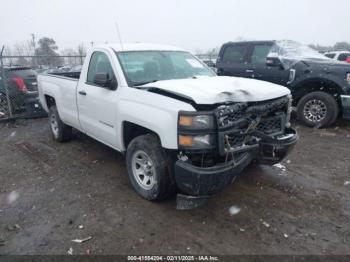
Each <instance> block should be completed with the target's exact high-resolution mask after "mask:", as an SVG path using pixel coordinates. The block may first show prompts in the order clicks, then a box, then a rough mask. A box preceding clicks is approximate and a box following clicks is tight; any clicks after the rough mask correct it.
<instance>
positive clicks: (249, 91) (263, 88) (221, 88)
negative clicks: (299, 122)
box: [141, 76, 290, 104]
mask: <svg viewBox="0 0 350 262" xmlns="http://www.w3.org/2000/svg"><path fill="white" fill-rule="evenodd" d="M141 88H147V89H151V88H156V89H160V90H165V91H167V92H170V93H173V94H177V95H180V96H182V97H185V98H188V99H191V100H193V101H194V102H195V103H196V104H217V103H225V102H258V101H263V100H270V99H274V98H278V97H282V96H285V95H288V94H290V91H289V89H288V88H286V87H283V86H280V85H276V84H272V83H269V82H265V81H259V80H255V79H248V78H240V77H228V76H215V77H198V78H196V79H175V80H163V81H158V82H155V83H149V84H146V85H143V86H141Z"/></svg>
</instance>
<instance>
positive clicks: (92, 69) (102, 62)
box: [86, 51, 116, 85]
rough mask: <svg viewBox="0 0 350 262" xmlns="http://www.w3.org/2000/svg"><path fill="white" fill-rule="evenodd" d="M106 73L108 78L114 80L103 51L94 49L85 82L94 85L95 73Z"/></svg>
mask: <svg viewBox="0 0 350 262" xmlns="http://www.w3.org/2000/svg"><path fill="white" fill-rule="evenodd" d="M99 73H106V74H107V78H108V79H109V80H114V81H115V80H116V77H115V74H114V71H113V68H112V65H111V63H110V61H109V59H108V57H107V55H106V54H105V53H103V52H99V51H96V52H94V53H93V54H92V56H91V59H90V64H89V69H88V74H87V80H86V83H87V84H92V85H96V83H94V78H95V75H96V74H99Z"/></svg>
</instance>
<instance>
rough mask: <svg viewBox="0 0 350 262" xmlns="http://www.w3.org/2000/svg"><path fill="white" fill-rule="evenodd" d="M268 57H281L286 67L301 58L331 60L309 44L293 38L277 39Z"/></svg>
mask: <svg viewBox="0 0 350 262" xmlns="http://www.w3.org/2000/svg"><path fill="white" fill-rule="evenodd" d="M268 57H279V58H280V60H281V62H282V63H283V64H284V65H285V66H286V67H291V66H292V65H293V64H295V63H296V62H298V61H300V60H331V59H330V58H328V57H326V56H325V55H323V54H320V53H318V52H317V51H316V50H314V49H312V48H310V47H308V46H307V45H304V44H301V43H298V42H295V41H291V40H283V41H277V42H276V43H275V44H274V45H273V47H272V48H271V50H270V53H269V54H268Z"/></svg>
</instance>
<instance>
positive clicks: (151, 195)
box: [126, 134, 175, 200]
mask: <svg viewBox="0 0 350 262" xmlns="http://www.w3.org/2000/svg"><path fill="white" fill-rule="evenodd" d="M126 162H127V163H126V164H127V170H128V176H129V179H130V182H131V184H132V186H133V188H134V189H135V191H136V192H137V193H138V194H139V195H140V196H141V197H143V198H145V199H147V200H162V199H165V198H167V197H169V196H171V195H172V194H173V193H174V192H175V182H174V179H173V176H172V174H171V170H170V161H169V159H168V157H167V155H166V153H165V152H164V149H163V148H162V147H161V144H160V141H159V139H158V137H157V136H155V135H153V134H146V135H142V136H139V137H136V138H134V139H133V140H132V141H131V142H130V144H129V146H128V149H127V152H126Z"/></svg>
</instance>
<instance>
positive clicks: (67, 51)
mask: <svg viewBox="0 0 350 262" xmlns="http://www.w3.org/2000/svg"><path fill="white" fill-rule="evenodd" d="M61 55H64V56H71V57H65V58H64V64H66V65H70V66H74V65H77V64H79V59H77V57H76V56H78V52H77V51H75V50H74V49H72V48H67V49H64V50H62V51H61Z"/></svg>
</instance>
